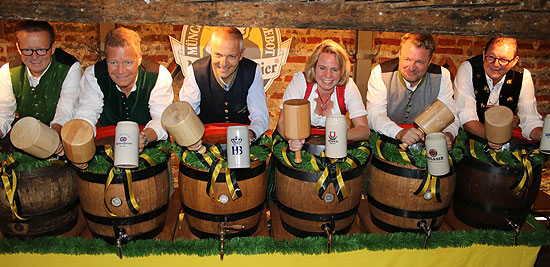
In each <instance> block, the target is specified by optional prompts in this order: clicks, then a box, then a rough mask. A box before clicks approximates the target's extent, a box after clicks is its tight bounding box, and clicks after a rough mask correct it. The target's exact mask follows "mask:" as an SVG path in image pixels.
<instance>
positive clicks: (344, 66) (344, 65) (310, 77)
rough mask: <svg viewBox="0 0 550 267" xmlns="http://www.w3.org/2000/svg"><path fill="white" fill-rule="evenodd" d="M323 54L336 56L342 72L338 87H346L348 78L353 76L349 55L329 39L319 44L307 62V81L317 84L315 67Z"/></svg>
mask: <svg viewBox="0 0 550 267" xmlns="http://www.w3.org/2000/svg"><path fill="white" fill-rule="evenodd" d="M321 53H331V54H334V55H336V62H337V63H338V69H339V70H340V80H339V81H338V84H337V85H345V84H346V83H347V82H348V77H349V76H350V75H351V62H350V61H349V58H348V53H347V52H346V50H344V48H342V47H341V46H340V45H339V44H338V43H336V42H335V41H333V40H330V39H327V40H324V41H323V42H321V43H320V44H318V45H317V46H316V47H315V50H314V51H313V54H311V56H310V57H309V58H308V60H307V61H306V69H305V73H306V80H307V82H309V83H316V82H317V81H316V80H315V67H316V66H317V61H319V56H320V55H321Z"/></svg>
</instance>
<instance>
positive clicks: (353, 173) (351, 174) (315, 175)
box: [275, 162, 365, 183]
mask: <svg viewBox="0 0 550 267" xmlns="http://www.w3.org/2000/svg"><path fill="white" fill-rule="evenodd" d="M275 165H276V166H277V170H279V172H281V173H282V174H284V175H286V176H288V177H290V178H293V179H296V180H299V181H303V182H310V183H317V181H318V180H319V177H321V175H322V174H323V172H311V171H304V170H302V169H296V168H293V167H289V166H288V165H286V164H284V163H282V162H277V164H275ZM364 168H365V164H363V165H361V166H357V168H353V169H349V170H345V171H342V178H343V179H344V181H350V180H353V179H355V178H357V177H361V174H362V173H363V170H364Z"/></svg>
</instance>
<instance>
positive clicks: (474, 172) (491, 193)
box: [453, 157, 542, 230]
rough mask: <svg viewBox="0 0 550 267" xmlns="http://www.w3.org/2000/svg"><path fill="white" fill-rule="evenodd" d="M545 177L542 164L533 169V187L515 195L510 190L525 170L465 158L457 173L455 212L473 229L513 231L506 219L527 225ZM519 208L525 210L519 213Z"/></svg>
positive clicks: (528, 187) (527, 187)
mask: <svg viewBox="0 0 550 267" xmlns="http://www.w3.org/2000/svg"><path fill="white" fill-rule="evenodd" d="M473 164H475V165H473ZM473 166H478V167H473ZM541 174H542V166H541V165H539V166H535V167H533V182H532V184H531V186H526V187H525V188H523V189H522V190H520V191H519V192H518V193H514V192H513V191H512V190H511V189H510V188H511V187H512V185H514V183H515V182H516V181H517V180H518V179H519V178H521V177H522V176H523V169H522V168H521V167H515V168H513V167H495V166H493V165H490V164H488V163H484V162H481V161H479V160H475V159H473V158H470V157H465V158H464V160H463V161H462V162H461V163H460V165H459V167H458V171H457V188H456V194H455V200H454V202H453V209H454V213H455V215H456V216H457V218H458V219H459V220H461V221H463V222H464V223H466V224H468V225H471V226H473V227H477V228H490V229H504V230H512V228H511V227H510V226H509V225H508V223H507V221H506V218H507V217H509V218H510V219H512V220H513V221H514V222H515V223H517V224H518V225H521V224H523V223H524V222H525V219H526V217H527V214H528V210H530V208H531V207H532V205H533V203H534V202H535V198H536V196H537V193H538V190H539V187H540V181H541ZM472 203H482V204H484V205H486V206H487V207H491V208H492V210H493V211H495V212H489V211H487V210H484V209H482V208H480V207H479V206H477V207H476V204H473V205H472ZM518 209H525V211H523V212H521V211H517V210H518ZM514 210H516V211H514ZM507 213H508V215H507Z"/></svg>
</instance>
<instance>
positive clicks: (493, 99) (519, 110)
mask: <svg viewBox="0 0 550 267" xmlns="http://www.w3.org/2000/svg"><path fill="white" fill-rule="evenodd" d="M518 60H519V56H518V51H517V41H516V40H515V39H513V38H493V39H491V40H489V42H488V43H487V45H486V46H485V50H484V51H483V54H481V55H478V56H475V57H473V58H470V59H468V60H467V61H465V62H464V63H462V64H461V65H460V67H459V68H458V71H457V74H456V78H455V81H454V90H455V94H456V108H457V111H458V118H459V120H460V123H461V124H462V127H463V128H464V129H465V130H466V131H468V132H469V133H471V134H474V135H477V136H479V137H481V138H485V127H484V125H483V123H484V121H485V116H484V115H485V110H486V108H487V107H490V106H498V105H503V106H507V107H509V108H510V109H511V110H512V111H513V112H514V114H515V115H517V116H518V117H519V126H520V128H521V130H522V135H523V137H525V138H527V139H531V140H536V141H538V140H540V136H541V132H542V124H543V122H542V117H541V116H540V114H539V113H538V112H537V100H536V99H535V88H534V85H533V79H532V78H531V73H530V72H529V71H528V70H527V69H524V68H519V67H515V66H516V64H517V63H518ZM489 145H490V146H491V147H492V148H494V149H500V147H501V146H502V145H501V144H494V143H491V142H489Z"/></svg>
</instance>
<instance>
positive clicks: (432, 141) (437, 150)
mask: <svg viewBox="0 0 550 267" xmlns="http://www.w3.org/2000/svg"><path fill="white" fill-rule="evenodd" d="M425 145H426V158H427V163H428V168H427V169H428V172H429V173H430V174H431V175H434V176H441V175H445V174H447V173H449V171H451V166H450V165H449V152H448V151H447V140H446V139H445V135H444V134H443V133H440V132H437V133H431V134H428V135H426V142H425Z"/></svg>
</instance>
